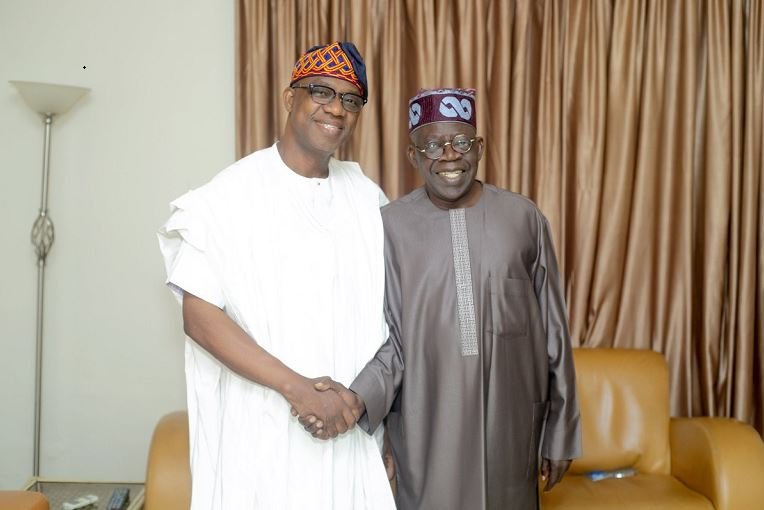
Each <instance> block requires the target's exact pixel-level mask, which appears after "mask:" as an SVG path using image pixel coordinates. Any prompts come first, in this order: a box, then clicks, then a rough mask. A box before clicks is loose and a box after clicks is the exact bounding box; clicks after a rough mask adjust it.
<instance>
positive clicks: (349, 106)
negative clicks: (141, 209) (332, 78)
mask: <svg viewBox="0 0 764 510" xmlns="http://www.w3.org/2000/svg"><path fill="white" fill-rule="evenodd" d="M292 88H293V89H308V94H310V97H311V98H312V99H313V101H315V102H316V103H318V104H329V103H331V102H332V101H333V100H334V96H337V97H339V98H340V103H341V104H342V107H343V108H344V109H345V111H348V112H350V113H358V112H360V111H361V108H363V105H365V104H366V100H365V99H364V98H362V97H361V96H359V95H358V94H353V93H352V92H344V93H342V92H337V91H336V90H334V89H333V88H331V87H327V86H326V85H316V84H315V83H310V84H308V85H292Z"/></svg>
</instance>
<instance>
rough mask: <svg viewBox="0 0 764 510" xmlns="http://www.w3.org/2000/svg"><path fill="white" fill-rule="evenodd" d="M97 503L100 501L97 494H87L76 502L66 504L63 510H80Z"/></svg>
mask: <svg viewBox="0 0 764 510" xmlns="http://www.w3.org/2000/svg"><path fill="white" fill-rule="evenodd" d="M96 501H98V496H96V495H95V494H87V495H85V496H81V497H79V498H77V499H75V500H72V501H67V502H65V503H64V505H63V507H62V508H63V510H79V509H80V508H85V507H88V506H90V505H92V504H93V503H95V502H96Z"/></svg>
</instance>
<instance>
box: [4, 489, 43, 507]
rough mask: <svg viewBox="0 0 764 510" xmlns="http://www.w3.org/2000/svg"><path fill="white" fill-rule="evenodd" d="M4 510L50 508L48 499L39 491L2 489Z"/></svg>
mask: <svg viewBox="0 0 764 510" xmlns="http://www.w3.org/2000/svg"><path fill="white" fill-rule="evenodd" d="M0 508H2V509H3V510H49V508H50V506H48V500H47V499H46V498H45V496H43V495H42V494H40V493H39V492H30V491H0Z"/></svg>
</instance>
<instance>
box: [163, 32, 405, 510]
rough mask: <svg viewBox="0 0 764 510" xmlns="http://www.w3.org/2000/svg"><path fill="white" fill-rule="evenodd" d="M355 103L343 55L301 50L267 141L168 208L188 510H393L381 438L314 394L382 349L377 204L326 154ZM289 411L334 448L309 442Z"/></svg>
mask: <svg viewBox="0 0 764 510" xmlns="http://www.w3.org/2000/svg"><path fill="white" fill-rule="evenodd" d="M366 97H367V85H366V75H365V70H364V65H363V60H362V58H361V56H360V55H359V54H358V51H357V49H356V48H355V46H353V45H352V44H351V43H344V42H343V43H340V42H335V43H332V44H329V45H326V46H322V47H316V48H312V49H311V50H309V51H308V52H307V53H306V54H305V55H303V56H302V57H301V58H300V60H298V62H297V63H296V64H295V69H294V72H293V74H292V80H291V83H290V86H289V87H288V88H287V89H286V90H285V91H284V93H283V100H284V105H285V107H286V109H287V111H288V112H289V113H288V118H287V122H286V127H285V130H284V133H283V136H282V138H281V139H280V141H278V142H277V143H276V144H274V145H273V146H272V147H270V148H267V149H263V150H260V151H257V152H255V153H253V154H251V155H249V156H247V157H245V158H243V159H241V160H240V161H238V162H236V163H234V164H233V165H231V166H230V167H228V168H226V169H225V170H223V171H222V172H221V173H220V174H218V175H217V176H216V177H215V178H214V179H213V180H212V181H211V182H209V183H208V184H206V185H204V186H202V187H200V188H198V189H196V190H193V191H190V192H188V193H186V194H185V195H183V196H181V197H180V198H178V199H177V200H175V201H174V202H172V215H171V216H170V219H169V220H168V221H167V223H166V224H165V225H164V227H163V228H162V229H161V230H160V232H159V241H160V248H161V251H162V254H163V256H164V259H165V265H166V268H167V284H168V285H169V286H170V288H171V289H172V290H173V292H174V293H175V294H176V296H177V297H178V299H179V300H180V301H181V303H182V307H183V321H184V329H185V332H186V334H187V335H188V336H189V337H190V338H189V339H187V341H186V383H187V392H188V414H189V429H190V442H191V444H190V448H191V450H190V452H191V472H192V502H191V507H192V509H194V510H209V509H216V510H218V509H221V510H222V509H224V510H252V509H263V510H283V509H307V508H309V509H311V510H342V509H348V510H362V509H369V510H376V509H390V508H394V507H395V505H394V502H393V497H392V493H391V489H390V485H389V483H388V478H387V476H386V473H385V467H384V465H383V461H382V457H381V455H380V445H381V434H382V430H377V431H376V433H375V434H374V436H370V435H368V434H366V433H365V432H364V431H363V430H361V429H360V428H353V425H354V424H355V421H356V420H357V419H358V416H359V414H358V402H357V401H353V398H354V397H353V394H352V393H351V392H343V393H339V394H338V393H337V392H334V391H325V392H320V391H317V390H316V389H315V388H314V384H315V383H316V382H317V381H320V380H328V379H320V378H322V377H328V378H331V379H334V380H336V381H338V382H340V383H342V384H344V385H345V386H348V385H349V384H350V383H351V382H352V381H353V379H354V378H355V376H356V375H357V374H358V373H359V372H360V370H361V369H362V368H363V367H364V365H365V364H366V363H367V362H368V361H369V359H371V358H372V357H373V356H374V353H375V352H376V351H377V349H378V348H379V347H380V346H381V345H382V344H383V343H384V341H385V340H386V337H387V326H386V324H385V321H384V317H383V302H382V301H383V296H384V263H383V233H382V221H381V218H380V212H379V207H380V205H382V204H383V203H385V202H386V199H385V197H384V195H383V194H382V192H381V191H380V189H379V188H378V187H377V186H376V185H375V184H374V183H373V182H372V181H371V180H369V179H368V178H367V177H365V176H364V175H363V173H362V172H361V169H360V167H359V166H358V165H357V164H356V163H352V162H344V161H338V160H336V159H333V158H332V157H331V156H332V154H333V153H334V152H335V150H336V149H337V148H338V147H339V146H340V145H341V144H342V143H343V142H344V141H345V140H346V139H347V138H348V137H349V136H350V134H351V133H352V131H353V128H354V127H355V124H356V121H357V119H358V115H359V113H360V110H361V108H362V107H363V105H364V103H365V102H366ZM290 409H293V410H294V412H295V413H298V414H299V415H301V416H307V415H312V416H315V417H317V419H318V420H320V423H321V424H322V425H323V427H324V429H325V431H326V434H328V435H329V436H336V437H335V438H334V439H332V440H330V441H321V440H319V439H315V438H313V437H311V436H310V435H309V434H308V433H306V432H305V431H304V430H303V427H302V426H301V425H300V423H299V422H298V421H297V418H296V417H295V416H293V415H292V413H290ZM354 413H355V414H354ZM380 429H381V427H380Z"/></svg>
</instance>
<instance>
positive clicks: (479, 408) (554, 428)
mask: <svg viewBox="0 0 764 510" xmlns="http://www.w3.org/2000/svg"><path fill="white" fill-rule="evenodd" d="M474 111H475V108H474V92H473V91H468V90H467V91H465V90H462V89H456V90H455V89H448V90H436V91H425V92H424V93H421V94H419V95H418V96H416V97H415V98H413V99H412V100H411V102H410V120H411V123H412V125H411V126H410V127H411V130H412V133H411V138H412V145H411V147H410V148H409V158H410V160H411V161H412V163H413V164H414V166H416V167H417V168H418V169H419V171H420V172H421V173H422V176H423V178H424V181H425V186H424V187H422V188H419V189H416V190H415V191H413V192H412V193H410V194H409V195H406V196H404V197H403V198H401V199H399V200H397V201H395V202H393V203H391V204H389V205H387V206H386V207H384V208H383V210H382V218H383V223H384V229H385V258H386V283H385V285H386V314H387V320H388V323H389V327H390V336H389V339H388V340H387V342H386V343H385V344H384V345H383V346H382V347H381V348H380V350H379V351H378V353H377V354H376V356H375V358H374V359H373V360H372V361H371V362H370V363H369V364H368V365H367V366H366V367H365V368H364V370H363V371H362V372H361V373H360V374H359V376H358V377H357V378H356V379H355V381H354V382H353V384H352V385H351V386H350V389H351V390H353V391H354V392H355V393H356V394H358V396H360V397H361V399H362V400H363V402H364V404H365V414H364V415H363V416H362V418H361V420H360V422H359V425H360V426H362V427H363V428H364V429H365V430H366V431H367V432H369V433H371V432H373V431H374V430H375V429H376V428H377V427H378V426H379V425H380V423H381V422H382V420H383V418H385V416H387V426H388V429H387V430H388V432H389V434H390V442H391V444H392V448H393V453H394V456H395V464H396V477H397V484H398V494H397V505H398V508H399V509H400V510H415V509H416V510H420V509H422V510H429V509H437V510H449V509H451V510H476V509H496V510H499V509H501V510H504V509H523V510H524V509H531V508H537V506H538V496H537V478H538V473H539V469H540V467H541V466H539V460H538V459H539V455H540V456H541V457H542V458H543V462H544V463H545V466H544V468H543V469H542V472H543V473H544V474H545V475H546V476H547V477H548V478H550V482H551V484H552V485H553V484H554V483H556V482H557V481H558V480H559V478H561V477H562V475H563V474H564V472H565V470H566V469H567V467H568V465H569V460H570V459H572V458H574V457H577V456H579V455H580V452H581V445H580V425H579V414H578V405H577V402H576V393H575V376H574V369H573V359H572V356H571V346H570V339H569V336H568V327H567V320H566V313H565V302H564V298H563V295H562V290H561V287H560V281H559V275H558V270H557V263H556V259H555V254H554V249H553V245H552V240H551V236H550V232H549V226H548V224H547V221H546V219H545V218H544V216H543V215H542V214H541V213H540V212H539V210H538V209H537V208H536V206H535V205H534V204H533V203H532V202H531V201H530V200H528V199H526V198H524V197H523V196H521V195H518V194H515V193H511V192H508V191H504V190H501V189H499V188H496V187H494V186H491V185H487V184H482V183H480V182H479V181H477V180H475V175H476V171H477V163H478V161H479V159H480V156H481V155H482V150H483V140H482V138H480V137H477V136H475V122H474V114H473V112H474Z"/></svg>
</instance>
